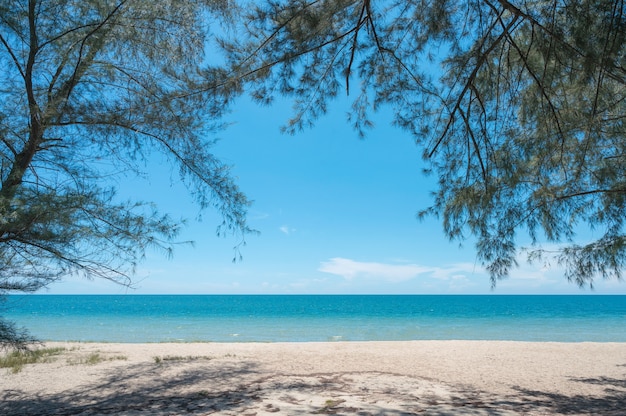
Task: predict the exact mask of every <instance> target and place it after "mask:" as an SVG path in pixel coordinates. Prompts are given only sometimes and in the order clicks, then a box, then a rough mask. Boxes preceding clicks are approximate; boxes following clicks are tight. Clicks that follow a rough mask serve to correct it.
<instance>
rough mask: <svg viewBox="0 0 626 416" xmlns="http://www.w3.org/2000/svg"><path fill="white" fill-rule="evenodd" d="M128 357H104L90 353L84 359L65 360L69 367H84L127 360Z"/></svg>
mask: <svg viewBox="0 0 626 416" xmlns="http://www.w3.org/2000/svg"><path fill="white" fill-rule="evenodd" d="M127 359H128V357H126V356H125V355H116V356H113V357H105V356H102V355H100V353H98V352H92V353H91V354H89V355H87V356H86V357H77V358H68V359H67V363H68V364H69V365H81V364H85V365H96V364H99V363H101V362H103V361H115V360H127Z"/></svg>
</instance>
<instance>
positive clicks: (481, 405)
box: [0, 362, 626, 416]
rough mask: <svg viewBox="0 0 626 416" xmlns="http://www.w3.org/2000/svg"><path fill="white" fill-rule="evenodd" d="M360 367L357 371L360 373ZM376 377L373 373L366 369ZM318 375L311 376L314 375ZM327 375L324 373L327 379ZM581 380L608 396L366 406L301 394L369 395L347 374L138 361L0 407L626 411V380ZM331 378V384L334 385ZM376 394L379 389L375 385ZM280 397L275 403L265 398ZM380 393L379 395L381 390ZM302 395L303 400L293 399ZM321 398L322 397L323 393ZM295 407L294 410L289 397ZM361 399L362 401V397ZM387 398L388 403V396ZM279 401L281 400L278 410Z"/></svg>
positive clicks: (3, 400)
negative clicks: (86, 382)
mask: <svg viewBox="0 0 626 416" xmlns="http://www.w3.org/2000/svg"><path fill="white" fill-rule="evenodd" d="M359 374H362V373H359ZM367 376H368V377H371V378H372V379H375V378H376V377H377V374H376V373H371V374H367ZM314 377H317V379H316V381H315V382H311V380H312V379H313V378H314ZM324 380H329V381H328V382H327V383H326V385H325V384H324ZM574 381H576V382H580V383H586V384H590V385H600V386H604V391H605V395H603V396H601V397H598V396H585V395H574V396H567V395H562V394H554V393H550V392H541V391H534V390H528V389H518V393H517V394H515V395H512V396H507V397H502V396H499V397H496V396H493V395H491V394H489V393H486V392H479V391H475V390H471V389H470V388H466V387H465V388H464V387H462V386H452V387H451V391H452V394H451V395H450V396H442V397H439V398H438V397H436V396H428V397H427V396H423V395H422V396H419V397H418V396H417V395H415V396H413V395H408V396H407V395H406V394H405V395H404V396H402V395H400V394H398V392H393V391H387V392H383V393H384V394H388V397H389V398H390V399H392V400H394V401H396V402H400V403H402V407H401V408H402V410H398V408H397V407H396V408H392V407H391V406H387V405H386V404H385V403H386V401H385V400H379V401H372V402H371V403H370V404H368V405H367V406H366V407H357V406H354V405H352V406H351V405H349V404H348V403H344V402H343V401H341V400H338V401H336V402H332V401H329V402H328V403H326V404H323V403H320V402H316V403H308V402H306V403H305V402H303V400H302V399H301V397H302V395H300V396H298V394H300V393H304V394H306V393H311V392H313V393H315V394H318V396H320V395H329V396H328V397H331V396H330V394H331V393H334V394H337V395H339V394H341V395H343V397H346V396H351V395H357V396H359V397H360V398H364V397H365V398H367V395H368V393H367V392H364V391H363V390H364V389H363V388H362V387H361V388H360V389H357V387H355V386H353V385H350V379H349V374H348V375H345V374H344V375H341V374H324V375H321V374H318V375H307V376H298V375H280V376H273V375H268V374H267V373H263V372H260V371H258V368H257V366H256V365H255V364H254V363H250V362H207V363H172V364H169V363H168V364H165V365H157V364H152V363H143V364H136V365H128V366H124V367H119V368H117V369H114V370H111V372H109V373H107V374H105V375H104V376H103V377H101V381H100V382H99V383H96V384H94V385H91V386H89V387H85V388H77V389H74V390H71V391H66V392H64V393H60V394H54V395H39V396H36V397H33V396H32V395H26V394H25V393H24V392H21V391H18V390H8V391H3V392H0V414H1V415H7V416H13V415H16V416H17V415H25V416H26V415H28V416H43V415H45V416H48V415H64V416H69V415H84V416H87V415H129V416H130V415H137V416H138V415H157V416H158V415H183V414H184V415H210V414H219V415H248V416H252V415H264V414H270V413H275V414H283V415H286V414H290V415H297V414H339V415H380V416H382V415H387V416H400V415H405V416H408V415H435V416H447V415H515V414H541V415H544V414H548V415H551V414H557V415H559V414H562V415H580V414H585V415H586V414H589V415H591V414H593V415H624V414H626V410H625V409H626V380H622V379H612V378H597V379H576V380H574ZM333 383H334V384H333ZM379 393H380V392H379ZM270 395H271V397H273V398H276V397H280V398H281V399H280V400H279V402H277V401H273V402H272V401H271V400H268V397H269V396H270ZM379 396H380V394H379ZM298 397H300V399H298ZM324 397H326V396H324ZM289 403H291V404H293V405H295V406H298V407H297V408H298V409H299V410H297V411H296V410H293V409H294V408H291V410H289V408H288V407H287V406H286V405H287V404H289ZM363 403H365V401H363ZM387 403H388V402H387ZM281 407H283V408H282V409H281Z"/></svg>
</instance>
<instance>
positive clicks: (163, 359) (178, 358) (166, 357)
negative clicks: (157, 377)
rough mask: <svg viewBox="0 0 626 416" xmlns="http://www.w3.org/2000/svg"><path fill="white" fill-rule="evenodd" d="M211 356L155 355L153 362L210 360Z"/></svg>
mask: <svg viewBox="0 0 626 416" xmlns="http://www.w3.org/2000/svg"><path fill="white" fill-rule="evenodd" d="M212 359H213V357H209V356H207V355H188V356H186V357H184V356H182V355H164V356H163V357H160V356H158V355H157V356H155V357H154V362H155V363H156V364H163V363H164V362H168V361H197V360H206V361H209V360H212Z"/></svg>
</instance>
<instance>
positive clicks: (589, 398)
mask: <svg viewBox="0 0 626 416" xmlns="http://www.w3.org/2000/svg"><path fill="white" fill-rule="evenodd" d="M572 380H573V381H576V382H580V383H585V384H592V385H600V386H603V387H604V393H605V394H604V395H602V396H595V395H582V394H577V395H572V396H567V395H563V394H557V393H550V392H542V391H537V390H529V389H518V391H519V392H520V394H521V397H520V400H522V401H523V403H522V407H523V408H524V409H527V410H542V411H544V412H546V413H548V414H558V415H604V416H609V415H611V416H613V415H615V416H617V415H620V416H622V415H625V414H626V379H616V378H609V377H599V378H576V379H572Z"/></svg>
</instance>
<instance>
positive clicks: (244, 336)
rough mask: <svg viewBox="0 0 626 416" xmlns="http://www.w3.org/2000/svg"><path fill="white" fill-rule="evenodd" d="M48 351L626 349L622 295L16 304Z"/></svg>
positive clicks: (12, 306) (7, 307)
mask: <svg viewBox="0 0 626 416" xmlns="http://www.w3.org/2000/svg"><path fill="white" fill-rule="evenodd" d="M0 316H2V317H3V318H4V319H8V320H10V321H13V322H15V323H16V324H17V325H18V326H20V327H24V328H26V329H28V331H29V332H30V333H31V334H32V335H34V336H35V337H37V338H38V339H40V340H43V341H97V342H124V343H127V342H128V343H139V342H317V341H325V342H328V341H331V342H336V341H407V340H511V341H546V342H547V341H554V342H626V296H623V295H616V296H613V295H563V296H560V295H539V296H535V295H519V296H518V295H476V296H474V295H453V296H448V295H10V296H8V297H6V299H5V301H4V302H2V303H0Z"/></svg>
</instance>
